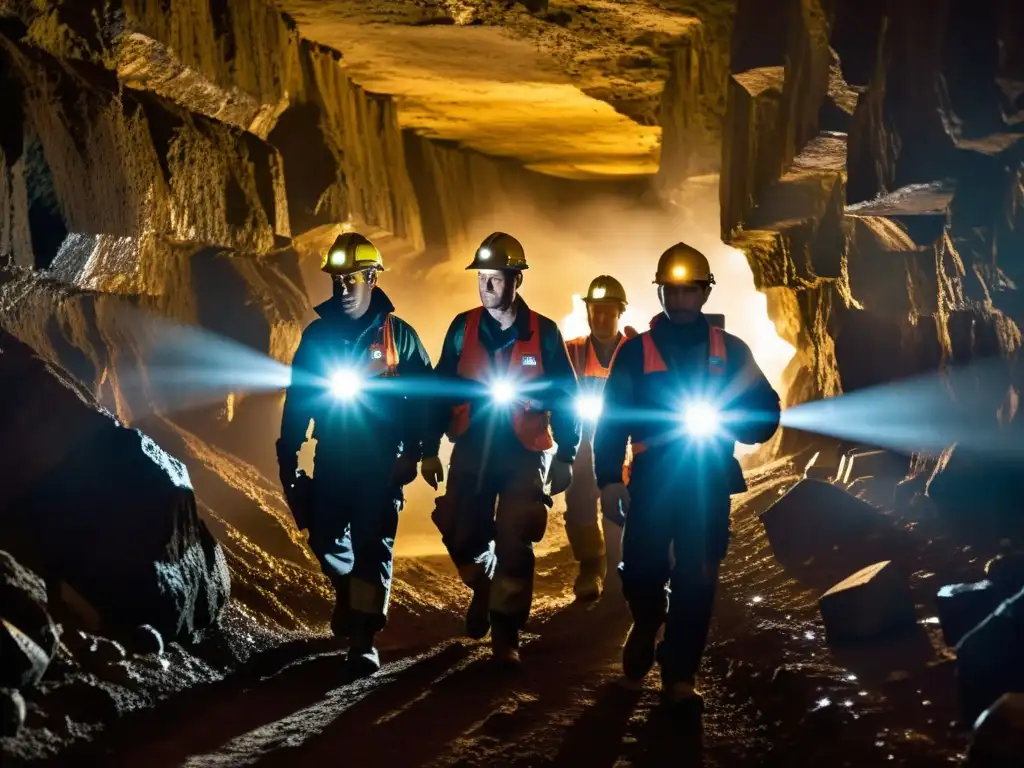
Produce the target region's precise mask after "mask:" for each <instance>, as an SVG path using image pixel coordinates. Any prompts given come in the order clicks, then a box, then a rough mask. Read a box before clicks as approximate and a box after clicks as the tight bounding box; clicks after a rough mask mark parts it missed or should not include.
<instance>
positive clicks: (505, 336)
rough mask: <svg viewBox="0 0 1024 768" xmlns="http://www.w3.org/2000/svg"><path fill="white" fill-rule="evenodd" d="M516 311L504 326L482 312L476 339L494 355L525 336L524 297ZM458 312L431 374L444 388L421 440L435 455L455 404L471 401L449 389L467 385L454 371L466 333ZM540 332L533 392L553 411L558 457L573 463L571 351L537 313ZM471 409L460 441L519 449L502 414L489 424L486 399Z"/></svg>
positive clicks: (576, 429) (496, 452)
mask: <svg viewBox="0 0 1024 768" xmlns="http://www.w3.org/2000/svg"><path fill="white" fill-rule="evenodd" d="M516 302H517V304H518V310H517V314H516V319H515V322H514V323H513V324H512V325H511V326H510V327H509V328H508V329H506V330H504V331H503V330H502V329H501V326H500V325H499V324H498V321H497V320H495V319H494V318H493V317H491V316H490V314H488V313H487V312H483V313H482V315H481V319H480V342H481V344H483V346H484V348H485V349H486V350H487V351H488V352H489V353H490V356H491V360H492V361H493V360H494V353H495V352H496V351H499V350H506V349H511V347H512V345H513V344H515V342H516V341H517V340H518V339H527V338H529V334H530V319H529V307H527V306H526V302H525V301H523V299H522V298H517V299H516ZM468 314H469V313H468V312H462V313H460V314H459V315H457V316H456V317H455V319H454V320H453V321H452V324H451V326H449V328H448V333H447V334H446V335H445V338H444V346H443V347H442V349H441V358H440V359H439V360H438V362H437V367H436V368H435V371H434V374H435V376H436V377H437V379H436V381H437V385H436V386H437V389H438V391H439V392H442V393H444V394H443V395H442V396H440V397H438V399H437V400H436V401H435V408H434V410H433V418H432V422H433V429H432V431H431V435H430V438H429V439H428V440H426V441H425V442H424V444H423V455H424V456H431V455H437V450H438V447H439V446H440V444H441V437H442V436H443V435H444V433H445V430H446V429H447V428H448V425H449V423H450V421H451V408H452V406H453V405H455V404H458V403H463V402H467V401H470V402H472V401H473V399H474V398H472V397H468V396H466V395H461V394H459V395H456V394H449V393H451V392H453V391H456V390H459V389H463V390H464V389H466V382H465V380H463V379H460V377H459V376H458V373H457V370H458V365H459V355H460V354H461V353H462V340H463V337H464V336H465V332H466V316H467V315H468ZM538 328H539V332H540V352H541V364H542V365H543V367H544V376H543V378H542V379H540V387H541V389H540V390H538V392H537V394H536V395H531V397H533V396H535V397H537V398H539V399H541V400H543V402H544V405H545V409H546V410H550V411H551V432H552V436H553V437H554V440H555V442H556V443H557V444H558V450H557V456H558V458H559V459H562V460H564V461H569V462H572V461H574V460H575V459H576V452H577V450H579V445H580V436H581V426H580V422H579V419H578V418H577V416H576V408H575V397H576V373H575V372H574V371H573V368H572V363H571V362H569V353H568V352H566V350H565V342H564V341H563V339H562V333H561V331H559V330H558V326H557V325H556V324H555V323H554V321H553V320H551V319H549V318H547V317H544V316H543V315H538ZM480 402H481V404H480V405H479V406H477V407H473V408H472V414H473V415H472V418H471V420H470V424H469V429H468V430H467V431H466V433H465V434H463V435H462V436H461V437H460V438H459V442H460V443H462V442H465V443H467V444H469V445H479V448H480V451H481V455H482V453H483V452H484V451H488V455H489V456H502V455H504V454H503V451H504V450H517V451H521V450H523V448H522V445H521V444H520V443H519V441H518V439H517V438H516V436H515V433H514V432H513V431H512V425H511V420H510V419H508V418H505V419H502V420H501V421H500V422H499V423H497V424H493V419H494V415H495V411H494V410H493V409H490V408H488V407H486V406H487V401H486V399H482V400H481V401H480Z"/></svg>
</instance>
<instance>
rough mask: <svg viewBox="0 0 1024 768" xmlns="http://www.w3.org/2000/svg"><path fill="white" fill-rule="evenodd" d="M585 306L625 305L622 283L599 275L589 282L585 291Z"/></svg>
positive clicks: (624, 291)
mask: <svg viewBox="0 0 1024 768" xmlns="http://www.w3.org/2000/svg"><path fill="white" fill-rule="evenodd" d="M583 302H584V303H585V304H610V303H613V302H614V303H617V304H622V305H623V306H625V305H626V289H625V288H623V287H622V283H620V282H619V281H618V280H616V279H615V278H614V277H612V276H611V275H599V276H598V277H595V278H594V279H593V280H591V281H590V287H589V288H588V289H587V295H586V298H584V299H583Z"/></svg>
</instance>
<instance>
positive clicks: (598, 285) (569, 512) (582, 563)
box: [565, 275, 636, 600]
mask: <svg viewBox="0 0 1024 768" xmlns="http://www.w3.org/2000/svg"><path fill="white" fill-rule="evenodd" d="M583 302H584V304H585V305H586V308H587V323H588V325H589V326H590V334H589V335H587V336H580V337H579V338H576V339H570V340H569V341H567V342H566V343H565V346H566V348H567V349H568V351H569V359H570V360H571V361H572V366H573V368H574V369H575V371H576V377H577V379H578V380H579V395H578V397H577V401H576V403H577V408H576V412H577V415H578V416H579V418H580V420H581V421H582V424H583V441H582V442H581V443H580V450H579V455H578V456H577V457H576V462H575V464H573V476H572V484H571V485H570V486H569V490H567V491H566V492H565V532H566V535H567V536H568V537H569V545H570V547H571V548H572V553H573V556H574V557H575V558H576V561H577V562H578V563H579V573H578V574H577V576H576V582H575V584H574V585H573V590H574V592H575V594H576V597H577V598H578V599H580V600H593V599H596V598H598V597H600V596H601V592H602V589H603V586H604V582H605V577H606V575H607V572H608V570H610V569H615V568H617V567H618V565H619V552H620V549H621V546H620V545H621V540H622V528H621V527H620V526H619V524H618V520H619V517H618V514H617V512H616V513H615V514H613V515H612V516H611V518H610V519H609V518H605V520H604V525H603V527H602V524H601V521H600V519H599V517H600V516H599V515H598V501H599V499H600V496H601V493H600V491H599V490H598V487H597V479H596V477H595V475H594V447H593V442H592V441H593V439H594V430H595V428H596V427H597V422H598V419H599V418H600V417H601V413H602V412H603V390H604V383H605V381H606V380H607V378H608V373H609V371H610V370H611V366H612V361H613V360H614V359H615V355H616V353H617V352H618V351H619V348H620V347H621V346H622V344H623V342H624V341H625V340H626V339H627V338H630V337H632V336H636V331H635V330H634V329H633V328H630V327H628V326H627V327H626V328H625V333H623V332H622V331H620V330H619V322H620V320H621V318H622V314H623V313H624V312H625V311H626V290H625V289H624V288H623V287H622V284H621V283H620V282H619V281H618V280H616V279H615V278H614V277H611V276H609V275H600V276H599V277H596V278H594V279H593V280H592V281H591V283H590V287H589V288H588V289H587V295H586V296H585V297H584V299H583ZM606 557H607V559H606ZM615 582H618V576H616V578H615Z"/></svg>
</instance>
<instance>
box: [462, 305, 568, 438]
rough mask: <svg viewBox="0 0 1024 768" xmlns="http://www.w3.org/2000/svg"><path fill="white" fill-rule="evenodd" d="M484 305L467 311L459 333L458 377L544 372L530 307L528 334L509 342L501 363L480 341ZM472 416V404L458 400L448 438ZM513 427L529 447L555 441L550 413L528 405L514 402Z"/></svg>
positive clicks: (522, 376)
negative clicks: (460, 345)
mask: <svg viewBox="0 0 1024 768" xmlns="http://www.w3.org/2000/svg"><path fill="white" fill-rule="evenodd" d="M483 313H484V309H483V307H477V308H476V309H474V310H472V311H470V312H469V313H468V314H467V315H466V329H465V332H464V333H463V337H462V351H461V352H460V353H459V363H458V367H457V368H456V373H457V374H458V375H459V377H460V378H463V379H472V380H474V381H479V382H481V383H488V382H489V381H490V380H491V379H492V378H493V377H495V376H502V375H509V376H510V377H511V378H512V379H514V380H515V381H530V380H531V379H537V378H540V377H542V376H543V375H544V363H543V361H542V359H541V347H540V319H539V316H538V315H537V313H536V312H533V311H532V310H530V318H529V326H530V337H529V338H528V339H525V340H524V339H518V340H516V342H515V344H513V345H512V350H511V353H510V354H509V355H508V363H507V364H503V360H502V359H503V358H504V357H505V355H504V354H502V353H501V352H499V353H497V354H496V355H495V357H496V358H497V359H495V360H493V361H492V359H491V356H490V354H488V352H487V349H486V348H485V347H484V345H483V344H482V343H481V342H480V320H481V319H482V318H483ZM471 418H472V413H471V405H470V404H469V403H461V404H459V405H456V406H454V407H453V408H452V420H451V424H450V425H449V427H448V432H447V435H448V439H449V440H453V441H454V440H457V439H458V438H459V437H461V436H462V435H463V434H465V432H466V430H467V429H469V422H470V419H471ZM512 430H513V431H514V432H515V434H516V437H517V438H518V439H519V442H521V443H522V444H523V446H524V447H525V448H527V449H528V450H531V451H537V452H543V451H547V450H550V449H551V448H552V447H553V446H554V444H555V441H554V438H553V437H552V434H551V413H550V412H549V411H538V410H531V409H530V408H529V406H528V405H516V406H515V407H514V408H513V410H512Z"/></svg>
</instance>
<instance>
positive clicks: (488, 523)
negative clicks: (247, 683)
mask: <svg viewBox="0 0 1024 768" xmlns="http://www.w3.org/2000/svg"><path fill="white" fill-rule="evenodd" d="M526 269H527V259H526V254H525V252H524V249H523V247H522V245H521V244H520V243H519V241H518V240H516V239H515V238H514V237H512V236H510V235H508V234H505V233H502V232H496V233H494V234H492V235H490V236H489V237H488V238H486V239H485V240H484V241H483V243H481V245H480V247H479V248H478V249H477V251H476V253H475V256H474V259H473V261H472V263H471V264H470V265H469V266H468V267H467V270H472V271H475V272H476V274H477V281H478V288H479V293H480V306H478V307H475V308H473V309H471V310H469V311H466V312H462V313H460V314H458V315H457V316H456V317H455V319H454V320H453V321H452V323H451V325H450V327H449V328H448V332H447V334H446V336H445V339H444V345H443V348H442V351H441V357H440V359H439V360H438V362H437V365H436V366H432V365H431V361H430V358H429V356H428V354H427V352H426V350H425V349H424V347H423V344H422V343H421V341H420V339H419V336H418V335H417V333H416V331H415V330H414V329H413V328H412V327H411V326H410V325H409V324H408V323H407V322H406V321H404V320H402V319H400V318H399V317H397V316H396V315H395V308H394V306H393V304H392V303H391V301H390V300H389V299H388V297H387V296H386V295H385V293H384V292H383V291H382V290H381V289H380V288H379V287H378V285H377V282H378V278H379V275H380V273H381V272H382V271H383V270H384V264H383V259H382V257H381V254H380V251H379V250H378V249H377V248H376V247H375V246H374V244H373V243H371V242H370V241H369V240H368V239H367V238H365V237H363V236H362V235H359V234H357V233H346V234H343V235H341V236H340V237H339V238H338V239H337V240H336V241H335V243H334V244H333V246H332V247H331V248H330V249H329V250H328V251H327V253H326V254H325V257H324V260H323V271H324V272H326V273H327V274H328V275H330V277H331V279H332V281H333V295H332V297H331V298H330V299H328V300H327V301H325V302H323V303H322V304H320V305H319V306H317V307H316V308H315V309H316V312H317V314H318V315H319V318H318V319H317V320H315V321H313V322H312V323H311V324H310V325H309V327H308V328H307V329H306V330H305V332H304V334H303V336H302V340H301V342H300V344H299V348H298V350H297V351H296V353H295V358H294V360H293V363H292V371H293V374H292V383H291V385H290V386H289V388H288V391H287V394H286V397H285V405H284V414H283V418H282V425H281V437H280V439H279V440H278V442H277V456H278V462H279V466H280V472H281V481H282V484H283V486H284V489H285V495H286V498H287V500H288V503H289V506H290V508H291V510H292V513H293V514H294V516H295V519H296V522H297V524H298V526H299V527H300V528H302V529H307V530H308V531H309V544H310V547H311V549H312V550H313V552H314V553H315V555H316V556H317V558H318V559H319V561H320V563H321V567H322V568H323V571H324V573H325V574H326V575H327V576H328V577H329V578H330V580H331V582H332V583H333V585H334V589H335V592H336V595H337V602H336V607H335V610H334V614H333V617H332V622H331V627H332V630H333V632H334V634H335V636H337V637H339V638H347V640H348V655H347V664H348V666H349V667H350V674H352V675H354V676H365V675H369V674H373V673H374V672H375V671H377V670H378V669H379V667H380V660H379V656H378V653H377V650H376V648H375V647H374V637H375V635H376V633H377V632H379V631H380V630H381V629H383V627H384V626H385V623H386V617H387V610H388V601H389V595H390V588H391V576H392V562H393V550H394V542H395V536H396V532H397V528H398V516H399V512H400V510H401V508H402V506H403V503H404V500H403V487H404V486H406V485H408V484H409V483H411V482H412V481H413V480H415V478H416V475H417V471H419V473H420V474H422V476H423V478H424V479H425V480H426V482H427V483H429V484H430V485H431V486H432V487H433V488H434V489H435V490H437V489H439V488H440V486H441V484H442V483H443V484H444V492H443V494H442V495H441V496H439V497H438V498H437V500H436V505H435V508H434V511H433V515H432V519H433V522H434V523H435V525H436V526H437V528H438V530H439V531H440V533H441V536H442V540H443V542H444V545H445V547H446V548H447V550H448V553H449V554H450V556H451V559H452V561H453V563H454V564H455V566H456V567H457V568H458V572H459V576H460V577H461V579H462V581H463V582H464V583H465V584H466V586H467V587H469V589H470V590H471V591H472V597H471V598H470V600H469V606H468V609H467V611H466V634H467V635H468V636H469V637H471V638H476V639H482V638H484V637H486V636H487V634H488V633H490V635H491V647H492V651H493V655H494V657H495V659H496V660H497V661H499V662H502V663H511V664H514V663H517V662H518V660H519V637H520V633H521V631H522V630H523V628H524V626H525V625H526V622H527V619H528V617H529V614H530V608H531V603H532V596H533V580H534V565H535V557H534V544H536V543H537V542H539V541H540V540H541V539H542V537H543V536H544V533H545V530H546V527H547V513H548V509H549V508H550V507H551V506H552V497H554V496H556V495H558V494H561V493H564V494H565V502H566V514H565V525H566V532H567V534H568V538H569V542H570V545H571V548H572V551H573V554H574V555H575V557H576V559H577V561H578V562H579V572H578V576H577V578H576V582H575V585H574V590H575V593H576V597H577V599H579V600H593V599H597V598H599V597H600V596H601V595H602V591H603V589H604V587H605V581H606V578H607V576H608V573H607V572H608V570H609V566H610V569H616V570H617V571H618V577H619V579H620V583H621V594H622V596H623V597H624V598H625V600H626V602H627V603H628V605H629V609H630V611H631V613H632V617H633V625H632V628H631V629H630V631H629V634H628V637H627V639H626V643H625V645H624V647H623V672H624V680H625V681H626V682H628V683H630V684H633V685H639V684H640V683H641V681H642V680H643V679H644V678H645V677H646V676H647V675H648V673H649V672H650V671H651V669H652V668H653V667H654V665H655V663H658V664H659V666H660V671H661V676H662V684H663V688H664V691H665V693H666V695H667V697H668V698H669V700H671V701H689V700H699V694H698V693H697V692H696V689H695V678H696V674H697V671H698V667H699V665H700V660H701V656H702V654H703V651H704V646H705V643H706V638H707V632H708V627H709V624H710V619H711V613H712V606H713V602H714V596H715V588H716V584H717V580H718V568H719V564H720V562H721V561H722V559H723V558H724V557H725V554H726V550H727V547H728V543H729V536H730V524H729V511H730V496H731V495H733V494H736V493H738V492H741V491H743V490H745V489H746V485H745V482H744V479H743V474H742V471H741V469H740V466H739V464H738V462H737V461H736V459H735V458H734V456H733V453H734V450H735V443H736V442H741V443H746V444H757V443H762V442H765V441H766V440H768V439H769V438H770V437H771V436H772V435H773V434H774V432H775V430H776V428H777V427H778V423H779V397H778V395H777V394H776V392H775V391H774V390H773V389H772V387H771V385H770V384H769V383H768V381H767V380H766V379H765V377H764V375H763V374H762V372H761V371H760V369H759V368H758V367H757V364H756V363H755V362H754V359H753V357H752V355H751V352H750V349H749V348H748V347H747V345H746V344H744V342H742V341H741V340H740V339H738V338H736V337H735V336H732V335H730V334H728V333H726V332H725V331H724V330H723V328H722V323H720V322H715V321H714V320H713V319H712V321H711V322H709V318H711V317H712V316H706V315H704V314H703V312H702V308H703V306H704V304H705V302H707V300H708V297H709V295H710V293H711V290H712V286H713V285H714V283H715V279H714V276H713V275H712V273H711V268H710V265H709V263H708V260H707V258H706V257H705V256H704V255H703V254H702V253H700V252H699V251H698V250H696V249H695V248H693V247H691V246H689V245H686V244H685V243H678V244H676V245H674V246H672V247H671V248H669V249H668V250H667V251H665V252H664V253H663V254H662V255H661V258H660V259H659V261H658V264H657V269H656V272H655V277H654V283H655V284H656V285H657V291H658V297H659V299H660V302H661V306H662V309H663V311H662V312H661V313H659V314H658V315H657V316H656V317H655V318H654V319H653V320H651V323H650V328H649V329H648V330H646V331H644V332H642V333H639V334H638V333H637V332H636V331H635V330H634V329H632V328H628V327H627V328H624V329H620V327H619V326H620V323H621V318H622V315H623V312H624V311H625V308H626V304H627V301H626V293H625V290H624V289H623V286H622V285H621V284H620V283H619V281H617V280H615V279H614V278H612V277H609V276H605V275H603V276H600V277H597V278H596V279H594V280H593V281H592V282H591V284H590V286H589V289H588V291H587V294H586V298H585V299H584V302H585V303H586V306H587V317H588V321H589V325H590V331H591V332H590V334H589V335H588V336H586V337H581V338H578V339H572V340H569V341H568V342H566V341H564V340H563V338H562V334H561V332H560V331H559V329H558V326H557V325H556V324H555V323H554V322H553V321H552V320H551V319H549V318H547V317H545V316H543V315H541V314H539V313H537V312H535V311H533V310H532V309H530V308H529V306H527V304H526V301H525V300H524V299H523V297H522V295H521V294H520V289H521V288H522V285H523V277H524V271H525V270H526ZM310 420H312V421H313V425H314V426H313V433H312V436H313V437H314V438H315V440H316V441H317V446H316V459H315V471H314V478H315V479H314V478H310V477H308V476H307V475H306V474H305V473H304V472H303V471H302V470H300V469H299V467H298V465H299V460H298V452H299V450H300V448H301V446H302V444H303V443H304V442H305V440H306V438H307V431H308V428H309V424H310ZM442 436H447V437H448V439H449V440H450V441H451V442H452V444H453V445H452V454H451V460H450V462H449V464H448V467H447V478H446V472H445V467H444V465H443V463H442V461H441V459H440V458H439V457H438V453H439V449H440V445H441V438H442ZM599 508H600V510H601V515H599V514H598V509H599ZM601 517H603V526H602V523H601V519H600V518H601ZM616 591H617V590H616ZM662 627H664V633H663V637H662V639H661V641H660V643H659V642H658V634H659V632H661V630H662Z"/></svg>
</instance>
